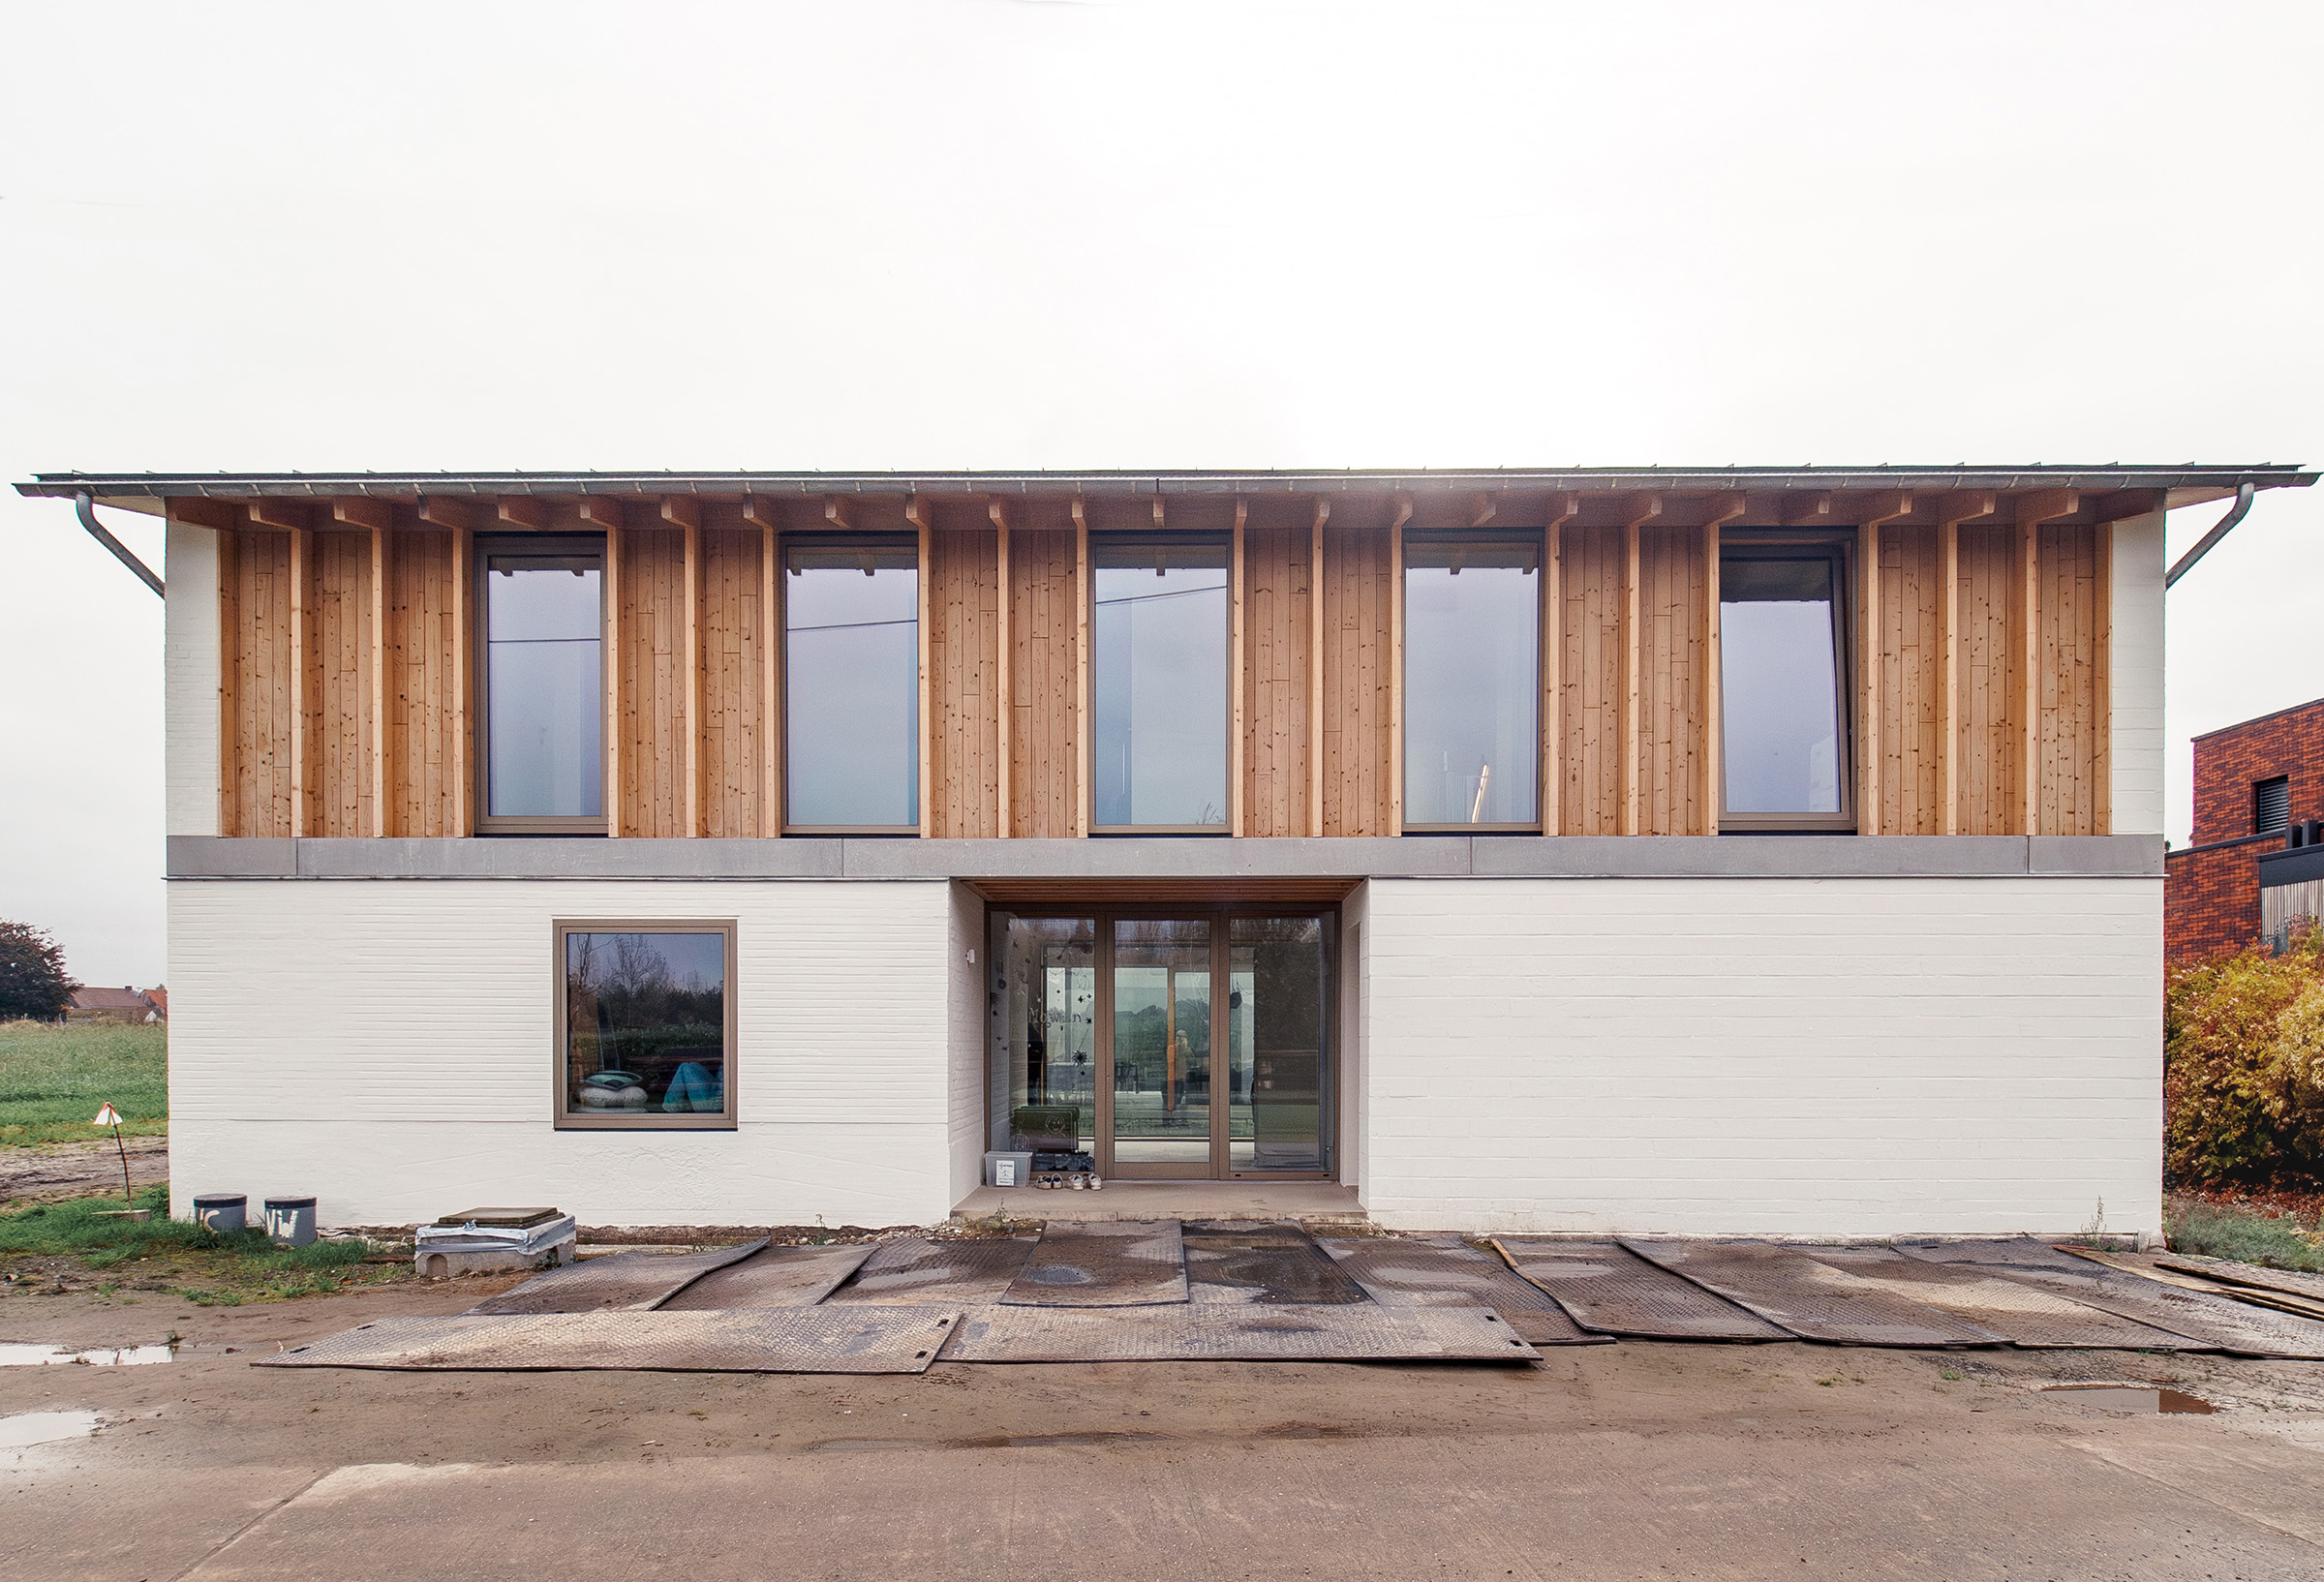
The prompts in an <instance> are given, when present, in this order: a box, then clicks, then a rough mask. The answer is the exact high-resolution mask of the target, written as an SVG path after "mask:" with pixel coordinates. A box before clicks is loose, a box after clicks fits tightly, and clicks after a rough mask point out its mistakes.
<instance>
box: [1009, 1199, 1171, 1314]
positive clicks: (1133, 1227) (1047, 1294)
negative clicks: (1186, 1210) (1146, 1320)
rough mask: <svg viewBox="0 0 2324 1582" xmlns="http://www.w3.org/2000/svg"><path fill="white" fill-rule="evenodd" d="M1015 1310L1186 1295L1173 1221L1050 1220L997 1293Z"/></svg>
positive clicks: (1140, 1302) (1145, 1302) (1141, 1303)
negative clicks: (1014, 1272) (1029, 1253)
mask: <svg viewBox="0 0 2324 1582" xmlns="http://www.w3.org/2000/svg"><path fill="white" fill-rule="evenodd" d="M1000 1299H1001V1301H1002V1302H1003V1303H1005V1304H1008V1305H1010V1306H1017V1307H1146V1306H1150V1305H1152V1304H1155V1303H1169V1302H1183V1301H1185V1300H1186V1251H1185V1248H1184V1246H1183V1245H1182V1244H1181V1242H1180V1241H1179V1238H1178V1222H1177V1220H1098V1221H1088V1222H1075V1221H1069V1220H1052V1221H1051V1222H1050V1223H1049V1224H1048V1225H1047V1226H1045V1227H1043V1228H1042V1232H1041V1239H1040V1240H1039V1241H1037V1242H1035V1243H1034V1244H1033V1251H1032V1256H1030V1257H1029V1258H1027V1259H1026V1260H1025V1261H1024V1268H1023V1269H1021V1270H1019V1271H1018V1274H1017V1278H1016V1279H1014V1280H1012V1281H1010V1282H1009V1289H1008V1290H1006V1291H1004V1292H1002V1293H1001V1294H1000Z"/></svg>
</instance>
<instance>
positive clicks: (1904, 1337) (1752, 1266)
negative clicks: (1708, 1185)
mask: <svg viewBox="0 0 2324 1582" xmlns="http://www.w3.org/2000/svg"><path fill="white" fill-rule="evenodd" d="M1622 1245H1623V1246H1625V1247H1628V1248H1629V1249H1630V1250H1631V1251H1632V1252H1634V1253H1636V1254H1637V1255H1638V1256H1639V1257H1640V1258H1650V1259H1652V1260H1654V1262H1656V1263H1660V1264H1661V1265H1662V1266H1663V1267H1664V1268H1667V1269H1668V1270H1670V1272H1671V1273H1673V1274H1679V1275H1683V1276H1685V1277H1686V1278H1687V1279H1689V1280H1692V1281H1694V1282H1695V1283H1696V1284H1697V1285H1698V1286H1703V1287H1706V1288H1707V1289H1709V1290H1711V1291H1714V1292H1716V1293H1719V1294H1720V1295H1722V1296H1724V1297H1726V1298H1727V1299H1728V1301H1730V1302H1733V1303H1734V1304H1735V1305H1737V1306H1738V1307H1747V1308H1749V1309H1751V1311H1752V1312H1754V1313H1757V1314H1758V1316H1759V1317H1760V1318H1762V1319H1765V1320H1766V1321H1767V1322H1768V1323H1773V1324H1778V1325H1781V1326H1782V1327H1783V1328H1786V1329H1789V1330H1790V1331H1791V1333H1793V1334H1795V1335H1797V1336H1798V1337H1799V1338H1800V1339H1802V1340H1817V1341H1822V1342H1823V1343H1825V1344H1826V1345H1831V1346H1911V1347H1922V1346H2001V1345H2004V1344H2006V1342H2005V1340H2004V1338H2003V1336H2001V1335H1998V1334H1996V1333H1994V1331H1992V1330H1991V1329H1987V1328H1984V1327H1983V1326H1981V1325H1979V1324H1974V1323H1968V1322H1967V1321H1965V1320H1962V1319H1957V1318H1955V1317H1953V1316H1952V1315H1951V1314H1950V1313H1942V1312H1939V1311H1938V1310H1937V1309H1936V1308H1933V1307H1931V1306H1929V1305H1928V1304H1927V1303H1925V1302H1916V1301H1913V1300H1911V1298H1909V1297H1904V1296H1899V1295H1897V1294H1896V1293H1893V1292H1890V1291H1887V1290H1885V1289H1883V1288H1882V1287H1881V1286H1878V1285H1876V1284H1874V1283H1873V1282H1872V1281H1869V1280H1860V1279H1858V1278H1856V1276H1854V1275H1852V1274H1850V1273H1849V1272H1848V1271H1847V1270H1845V1269H1837V1268H1834V1267H1832V1266H1831V1265H1830V1264H1828V1263H1818V1262H1817V1261H1816V1260H1815V1259H1813V1258H1810V1257H1808V1256H1807V1255H1806V1254H1805V1253H1801V1252H1796V1251H1794V1250H1793V1249H1791V1248H1789V1247H1779V1246H1777V1245H1775V1244H1774V1243H1773V1242H1767V1241H1674V1240H1655V1241H1649V1240H1645V1239H1643V1238H1638V1237H1631V1236H1624V1237H1623V1238H1622Z"/></svg>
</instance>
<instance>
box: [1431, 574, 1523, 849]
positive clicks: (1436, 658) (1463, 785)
mask: <svg viewBox="0 0 2324 1582" xmlns="http://www.w3.org/2000/svg"><path fill="white" fill-rule="evenodd" d="M1540 563H1541V551H1540V547H1539V546H1538V545H1537V544H1535V543H1532V542H1529V541H1524V540H1506V539H1505V540H1498V541H1494V540H1483V541H1475V542H1467V543H1451V542H1441V541H1440V542H1429V541H1425V540H1414V539H1409V538H1408V539H1407V540H1406V541H1405V546H1404V697H1405V703H1404V816H1405V821H1406V822H1407V823H1408V824H1423V825H1424V824H1527V825H1529V824H1532V823H1534V822H1535V821H1536V820H1537V819H1538V818H1539V817H1540V813H1539V810H1538V809H1539V803H1538V801H1537V799H1536V795H1535V786H1536V780H1537V778H1538V770H1539V765H1540V761H1541V732H1540V725H1539V721H1540V718H1541V632H1542V617H1541V585H1542V579H1541V577H1540V576H1539V575H1538V574H1537V573H1538V568H1539V566H1540Z"/></svg>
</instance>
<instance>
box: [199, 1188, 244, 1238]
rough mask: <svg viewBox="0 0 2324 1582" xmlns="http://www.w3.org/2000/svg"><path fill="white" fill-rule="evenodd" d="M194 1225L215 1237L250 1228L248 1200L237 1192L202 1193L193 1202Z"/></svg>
mask: <svg viewBox="0 0 2324 1582" xmlns="http://www.w3.org/2000/svg"><path fill="white" fill-rule="evenodd" d="M194 1223H195V1224H197V1225H199V1226H200V1227H201V1228H202V1229H203V1230H204V1231H208V1232H211V1233H213V1234H215V1235H222V1236H230V1235H234V1234H236V1233H238V1232H242V1231H245V1230H247V1229H249V1227H250V1199H249V1198H248V1197H247V1196H245V1195H244V1194H242V1193H239V1192H209V1193H204V1194H202V1195H201V1196H200V1197H199V1198H196V1199H195V1200H194Z"/></svg>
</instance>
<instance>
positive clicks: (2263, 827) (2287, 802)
mask: <svg viewBox="0 0 2324 1582" xmlns="http://www.w3.org/2000/svg"><path fill="white" fill-rule="evenodd" d="M2291 821H2292V780H2291V776H2288V775H2278V776H2276V777H2275V778H2274V779H2272V780H2254V781H2252V782H2251V833H2252V834H2254V835H2269V834H2273V833H2274V832H2275V831H2277V830H2280V829H2282V828H2284V827H2285V826H2286V825H2288V824H2290V823H2291Z"/></svg>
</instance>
